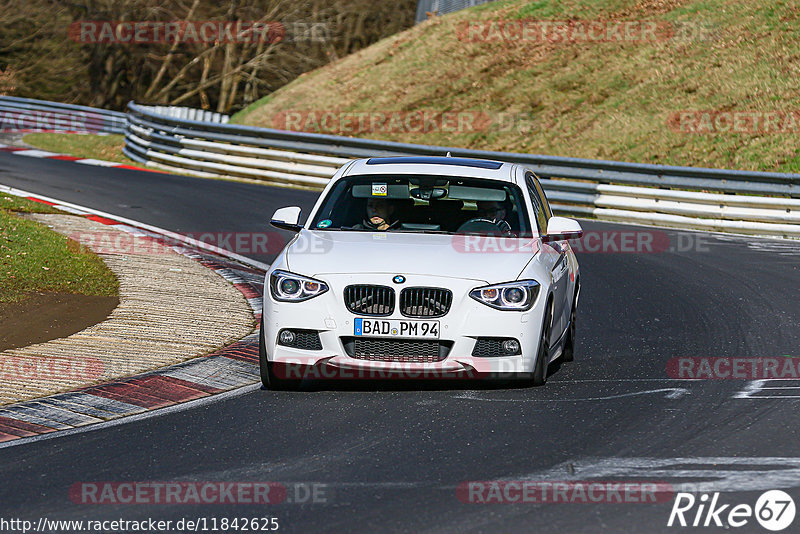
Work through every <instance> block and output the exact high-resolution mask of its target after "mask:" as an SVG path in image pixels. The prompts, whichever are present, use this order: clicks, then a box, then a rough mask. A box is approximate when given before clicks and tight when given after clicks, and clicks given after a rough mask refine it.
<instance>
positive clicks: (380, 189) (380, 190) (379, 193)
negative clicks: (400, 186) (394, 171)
mask: <svg viewBox="0 0 800 534" xmlns="http://www.w3.org/2000/svg"><path fill="white" fill-rule="evenodd" d="M388 190H389V188H388V186H387V185H386V184H372V196H373V197H385V196H386V192H387V191H388Z"/></svg>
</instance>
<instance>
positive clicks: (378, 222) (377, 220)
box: [369, 217, 389, 230]
mask: <svg viewBox="0 0 800 534" xmlns="http://www.w3.org/2000/svg"><path fill="white" fill-rule="evenodd" d="M369 222H371V223H372V224H374V225H375V226H376V227H377V228H378V230H388V229H389V224H388V223H387V222H386V221H384V220H383V217H373V218H371V219H370V220H369Z"/></svg>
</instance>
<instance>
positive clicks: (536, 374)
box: [531, 301, 553, 386]
mask: <svg viewBox="0 0 800 534" xmlns="http://www.w3.org/2000/svg"><path fill="white" fill-rule="evenodd" d="M552 331H553V303H552V301H548V302H547V311H546V312H545V316H544V321H543V324H542V337H541V339H540V340H539V353H538V354H537V355H536V364H535V366H534V368H533V375H532V376H531V385H532V386H543V385H545V384H546V383H547V368H548V366H549V365H550V334H551V333H552Z"/></svg>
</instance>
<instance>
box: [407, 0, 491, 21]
mask: <svg viewBox="0 0 800 534" xmlns="http://www.w3.org/2000/svg"><path fill="white" fill-rule="evenodd" d="M492 1H493V0H419V1H418V2H417V15H416V18H415V22H416V23H417V24H419V23H420V22H422V21H423V20H427V18H428V15H427V14H428V13H436V14H437V15H444V14H445V13H452V12H453V11H460V10H462V9H466V8H468V7H472V6H477V5H479V4H486V3H488V2H492Z"/></svg>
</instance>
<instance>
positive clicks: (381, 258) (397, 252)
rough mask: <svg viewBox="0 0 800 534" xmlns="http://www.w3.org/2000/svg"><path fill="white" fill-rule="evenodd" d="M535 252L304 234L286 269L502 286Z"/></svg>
mask: <svg viewBox="0 0 800 534" xmlns="http://www.w3.org/2000/svg"><path fill="white" fill-rule="evenodd" d="M535 250H536V242H535V240H531V239H530V238H528V239H510V238H497V237H489V236H487V237H480V236H454V235H441V234H414V233H395V232H353V231H313V230H311V231H310V230H305V229H304V230H301V231H300V233H299V235H298V236H297V237H296V238H295V240H294V241H293V242H291V243H290V244H289V246H288V247H287V249H286V252H285V254H286V265H287V267H288V268H289V269H290V270H291V271H292V272H295V273H298V274H303V275H306V276H317V275H323V274H339V273H387V274H391V275H395V274H419V275H434V276H450V277H453V278H465V279H470V280H477V281H483V282H486V283H497V282H505V281H510V280H516V279H517V276H519V273H520V272H522V269H523V268H524V267H525V265H527V263H528V262H529V261H530V260H531V258H532V257H533V256H534V255H535Z"/></svg>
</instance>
